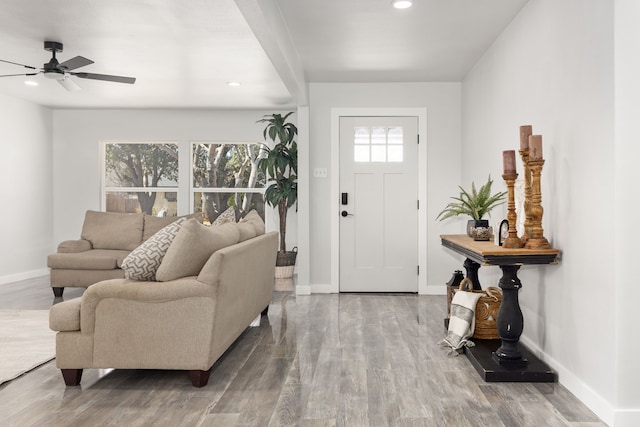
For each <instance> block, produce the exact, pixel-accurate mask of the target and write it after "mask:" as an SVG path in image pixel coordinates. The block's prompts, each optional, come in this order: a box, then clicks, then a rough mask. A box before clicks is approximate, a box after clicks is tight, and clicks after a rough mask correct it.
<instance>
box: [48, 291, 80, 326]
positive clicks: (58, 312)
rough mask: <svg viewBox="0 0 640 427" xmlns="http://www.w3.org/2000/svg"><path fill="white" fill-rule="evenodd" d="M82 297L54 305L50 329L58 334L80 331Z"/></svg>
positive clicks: (50, 318) (50, 314)
mask: <svg viewBox="0 0 640 427" xmlns="http://www.w3.org/2000/svg"><path fill="white" fill-rule="evenodd" d="M81 302H82V297H78V298H74V299H70V300H68V301H63V302H59V303H57V304H54V305H53V306H52V307H51V309H50V310H49V329H51V330H52V331H58V332H68V331H79V330H80V303H81Z"/></svg>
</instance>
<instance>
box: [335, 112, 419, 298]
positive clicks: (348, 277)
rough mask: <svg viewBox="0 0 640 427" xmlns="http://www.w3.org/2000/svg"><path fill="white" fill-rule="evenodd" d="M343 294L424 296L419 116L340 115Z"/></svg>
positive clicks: (341, 288)
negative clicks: (420, 262)
mask: <svg viewBox="0 0 640 427" xmlns="http://www.w3.org/2000/svg"><path fill="white" fill-rule="evenodd" d="M338 196H339V197H340V212H339V214H340V215H341V217H340V292H418V118H417V117H340V194H339V195H338Z"/></svg>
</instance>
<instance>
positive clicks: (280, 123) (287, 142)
mask: <svg viewBox="0 0 640 427" xmlns="http://www.w3.org/2000/svg"><path fill="white" fill-rule="evenodd" d="M291 114H293V112H290V113H288V114H286V115H284V116H282V115H281V114H272V115H270V116H269V115H267V116H264V118H262V119H261V120H258V122H257V123H266V126H265V128H264V131H263V133H262V135H263V137H264V139H265V140H266V139H267V136H268V137H269V139H271V141H273V142H274V143H275V145H274V146H273V147H272V148H269V147H268V146H266V145H264V146H263V150H264V152H265V153H266V154H265V156H264V157H262V158H261V159H260V161H259V162H258V169H259V170H260V171H261V172H262V173H264V174H267V175H268V176H269V180H268V182H270V183H271V184H270V185H269V186H268V187H267V189H266V191H265V195H264V196H265V201H266V202H267V204H269V205H270V206H272V207H277V208H278V215H279V217H280V251H281V252H285V251H286V244H285V242H284V236H285V233H286V228H287V211H288V209H289V208H290V207H292V206H293V205H294V204H295V203H296V201H297V200H298V144H297V143H296V141H295V137H296V135H297V134H298V128H297V127H296V126H295V125H294V124H293V123H291V122H287V118H288V117H289V116H290V115H291Z"/></svg>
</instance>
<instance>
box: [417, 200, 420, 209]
mask: <svg viewBox="0 0 640 427" xmlns="http://www.w3.org/2000/svg"><path fill="white" fill-rule="evenodd" d="M416 202H417V203H418V210H419V209H420V200H416Z"/></svg>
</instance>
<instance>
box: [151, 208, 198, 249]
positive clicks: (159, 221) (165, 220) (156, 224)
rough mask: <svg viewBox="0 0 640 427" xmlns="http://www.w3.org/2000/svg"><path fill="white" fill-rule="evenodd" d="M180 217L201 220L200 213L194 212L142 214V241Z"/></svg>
mask: <svg viewBox="0 0 640 427" xmlns="http://www.w3.org/2000/svg"><path fill="white" fill-rule="evenodd" d="M180 218H185V219H189V218H195V219H197V220H198V221H200V222H202V214H201V213H195V214H190V215H183V216H160V217H158V216H153V215H144V231H143V232H142V241H143V242H144V241H146V240H147V239H149V238H150V237H151V236H153V235H154V234H156V233H157V232H158V231H160V230H161V229H163V228H164V227H166V226H167V225H169V224H171V223H172V222H174V221H176V220H178V219H180Z"/></svg>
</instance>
